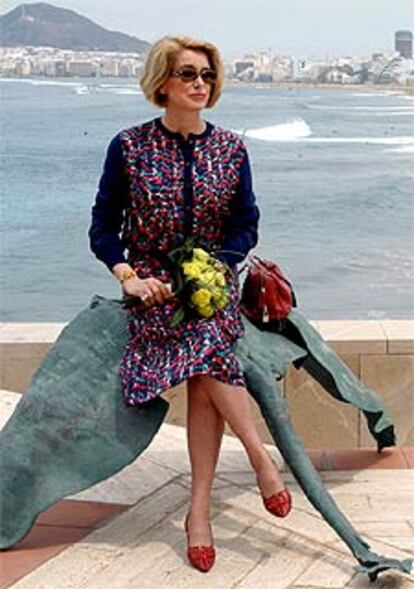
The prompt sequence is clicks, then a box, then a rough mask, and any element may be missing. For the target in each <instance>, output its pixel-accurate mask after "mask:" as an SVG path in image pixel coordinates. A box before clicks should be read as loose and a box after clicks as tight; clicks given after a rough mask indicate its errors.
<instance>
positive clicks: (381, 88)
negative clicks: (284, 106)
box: [225, 80, 414, 96]
mask: <svg viewBox="0 0 414 589" xmlns="http://www.w3.org/2000/svg"><path fill="white" fill-rule="evenodd" d="M225 84H226V85H231V86H254V87H257V86H260V87H262V88H266V87H272V88H284V89H286V90H293V89H295V88H313V89H315V88H317V89H322V90H324V89H325V88H327V89H329V90H332V89H334V90H337V89H338V90H353V91H356V92H358V91H361V92H387V91H389V92H391V93H394V92H401V93H404V94H409V95H411V96H414V86H400V85H398V84H387V85H384V84H332V83H326V84H322V83H316V82H315V83H313V82H244V81H240V80H225Z"/></svg>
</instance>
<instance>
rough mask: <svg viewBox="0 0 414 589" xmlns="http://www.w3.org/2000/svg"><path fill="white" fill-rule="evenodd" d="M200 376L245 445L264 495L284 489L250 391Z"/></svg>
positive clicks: (219, 409)
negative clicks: (263, 438) (260, 429)
mask: <svg viewBox="0 0 414 589" xmlns="http://www.w3.org/2000/svg"><path fill="white" fill-rule="evenodd" d="M200 378H202V380H203V383H204V386H205V389H206V391H208V394H209V396H210V398H211V400H212V401H213V403H214V405H215V406H216V409H217V410H218V411H219V412H220V413H221V415H222V416H223V418H224V419H225V420H226V421H227V423H228V424H229V426H230V427H231V429H232V430H233V432H234V433H235V434H236V436H237V437H238V438H239V439H240V441H241V442H242V444H243V446H244V447H245V449H246V451H247V455H248V457H249V460H250V463H251V465H252V467H253V469H254V470H255V472H256V478H257V484H258V485H259V488H260V490H261V492H262V493H263V495H264V496H265V497H269V496H270V495H272V494H273V493H277V492H279V491H281V490H282V489H283V488H284V487H285V485H284V482H283V479H282V478H281V476H280V474H279V470H278V468H277V466H276V464H275V463H274V461H273V460H272V458H271V456H270V454H269V452H268V451H267V450H266V448H265V447H264V445H263V443H262V441H261V439H260V437H259V434H258V432H257V429H256V426H255V423H254V419H253V414H252V410H251V405H250V399H249V393H248V391H247V390H246V389H245V388H244V387H235V386H232V385H229V384H226V383H222V382H220V381H218V380H216V379H214V378H211V377H210V376H208V375H202V377H200Z"/></svg>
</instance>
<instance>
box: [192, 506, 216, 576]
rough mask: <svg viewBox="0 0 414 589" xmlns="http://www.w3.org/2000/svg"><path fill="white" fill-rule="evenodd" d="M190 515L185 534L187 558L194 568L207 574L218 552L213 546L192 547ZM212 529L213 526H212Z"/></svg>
mask: <svg viewBox="0 0 414 589" xmlns="http://www.w3.org/2000/svg"><path fill="white" fill-rule="evenodd" d="M188 515H189V514H188V513H187V515H186V516H185V523H184V527H185V532H186V534H187V557H188V560H189V561H190V564H192V566H193V567H195V568H196V569H198V570H199V571H202V572H203V573H207V572H208V571H209V570H210V569H211V567H212V566H213V564H214V561H215V559H216V551H215V549H214V546H213V544H211V545H210V546H190V545H189V542H190V537H189V533H188ZM210 529H211V525H210Z"/></svg>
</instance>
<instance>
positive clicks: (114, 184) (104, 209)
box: [88, 135, 128, 271]
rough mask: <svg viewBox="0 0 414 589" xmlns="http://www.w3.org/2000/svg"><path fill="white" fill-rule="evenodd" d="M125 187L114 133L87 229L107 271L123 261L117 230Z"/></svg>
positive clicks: (95, 252)
mask: <svg viewBox="0 0 414 589" xmlns="http://www.w3.org/2000/svg"><path fill="white" fill-rule="evenodd" d="M127 190H128V182H127V178H126V175H125V171H124V162H123V153H122V145H121V140H120V139H119V137H118V135H116V136H115V137H114V138H113V139H112V140H111V142H110V143H109V145H108V148H107V151H106V157H105V162H104V165H103V171H102V175H101V178H100V180H99V188H98V192H97V194H96V198H95V204H94V205H93V207H92V220H91V225H90V227H89V231H88V236H89V244H90V248H91V250H92V252H93V253H94V254H95V256H96V257H97V258H98V260H101V261H102V262H103V263H104V264H105V265H106V266H107V267H108V269H109V270H110V271H112V267H113V266H114V265H115V264H117V263H119V262H126V258H125V256H124V253H123V252H124V247H123V245H122V242H121V239H120V237H119V233H120V231H121V227H122V222H123V212H124V208H125V202H126V194H127Z"/></svg>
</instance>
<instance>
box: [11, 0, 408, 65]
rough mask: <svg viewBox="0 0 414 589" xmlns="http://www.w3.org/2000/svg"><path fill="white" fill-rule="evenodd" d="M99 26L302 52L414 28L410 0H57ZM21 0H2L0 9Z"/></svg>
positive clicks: (386, 46) (375, 45)
mask: <svg viewBox="0 0 414 589" xmlns="http://www.w3.org/2000/svg"><path fill="white" fill-rule="evenodd" d="M29 3H33V2H31V1H30V0H28V1H26V4H29ZM49 3H50V4H53V5H55V6H60V7H62V8H70V9H72V10H74V11H75V12H77V13H79V14H81V15H82V16H86V17H88V18H90V19H92V20H93V21H94V22H96V23H97V24H99V25H101V26H103V27H105V28H107V29H110V30H117V31H121V32H123V33H128V34H131V35H134V36H136V37H138V38H140V39H143V40H145V41H148V42H150V43H152V42H154V41H156V40H157V39H158V38H159V37H161V36H163V35H166V34H182V33H184V34H189V35H191V36H193V37H198V38H202V39H206V40H208V41H211V42H212V43H214V44H216V45H217V46H218V47H219V49H220V51H221V53H222V55H223V57H224V58H226V59H234V58H237V57H242V56H243V54H245V53H247V52H249V51H265V50H269V49H271V50H272V51H273V52H274V53H275V54H279V55H280V54H282V55H287V54H289V55H295V56H297V57H308V58H318V57H321V58H325V57H328V58H333V57H339V56H348V55H355V56H370V55H371V53H373V52H392V51H393V50H394V32H395V31H396V30H398V29H409V30H414V0H205V1H204V3H202V2H201V1H200V0H146V1H145V2H143V1H142V0H135V1H133V2H131V0H56V2H49ZM19 4H21V2H18V1H16V0H2V2H1V14H5V13H6V12H9V11H10V10H12V9H13V8H15V7H16V6H18V5H19Z"/></svg>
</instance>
